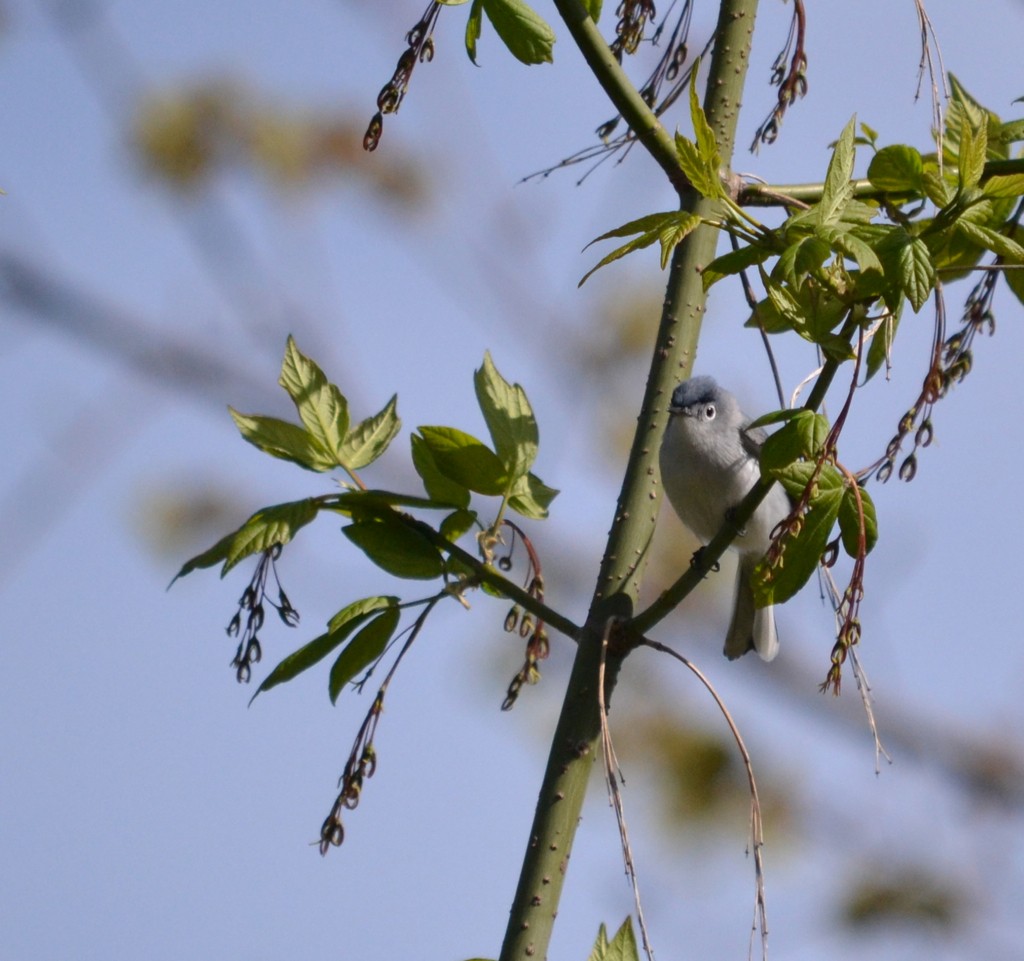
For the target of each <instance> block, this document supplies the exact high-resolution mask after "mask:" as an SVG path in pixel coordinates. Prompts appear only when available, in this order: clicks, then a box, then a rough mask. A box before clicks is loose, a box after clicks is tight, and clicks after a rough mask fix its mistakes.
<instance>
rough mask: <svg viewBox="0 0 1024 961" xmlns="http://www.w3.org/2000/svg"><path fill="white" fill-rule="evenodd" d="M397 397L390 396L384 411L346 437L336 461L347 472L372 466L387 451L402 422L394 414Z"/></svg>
mask: <svg viewBox="0 0 1024 961" xmlns="http://www.w3.org/2000/svg"><path fill="white" fill-rule="evenodd" d="M397 402H398V395H397V394H395V395H393V396H392V398H391V400H389V401H388V402H387V404H385V406H384V409H383V410H382V411H381V412H380V413H378V414H374V415H373V416H372V417H367V418H366V420H364V421H360V423H358V424H356V426H355V427H353V428H352V430H350V431H349V432H348V433H347V434H346V435H345V440H344V442H343V443H342V444H341V447H340V449H339V451H338V460H339V461H340V462H341V463H342V464H343V465H344V466H345V467H347V468H348V469H349V470H359V469H360V468H362V467H366V466H367V464H372V463H373V462H374V461H375V460H376V459H377V458H378V457H380V455H381V454H383V453H384V451H385V450H387V448H388V445H389V444H390V443H391V442H392V441H393V440H394V439H395V437H396V436H397V435H398V432H399V430H401V427H402V422H401V420H399V417H398V414H397V413H396V412H395V405H396V403H397Z"/></svg>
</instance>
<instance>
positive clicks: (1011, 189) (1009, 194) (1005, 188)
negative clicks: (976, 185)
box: [981, 174, 1024, 199]
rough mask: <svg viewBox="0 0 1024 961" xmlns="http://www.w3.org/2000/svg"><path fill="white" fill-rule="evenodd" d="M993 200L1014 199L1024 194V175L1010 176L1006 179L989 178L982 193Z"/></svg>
mask: <svg viewBox="0 0 1024 961" xmlns="http://www.w3.org/2000/svg"><path fill="white" fill-rule="evenodd" d="M981 192H982V193H983V194H984V195H985V196H986V197H991V198H993V199H1012V198H1014V197H1019V196H1021V194H1024V174H1009V175H1008V176H1005V177H989V179H988V180H986V181H985V185H984V186H983V187H982V191H981Z"/></svg>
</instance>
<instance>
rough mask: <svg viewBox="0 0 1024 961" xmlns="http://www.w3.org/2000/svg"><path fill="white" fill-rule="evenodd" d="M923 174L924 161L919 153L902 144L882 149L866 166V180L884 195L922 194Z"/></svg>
mask: <svg viewBox="0 0 1024 961" xmlns="http://www.w3.org/2000/svg"><path fill="white" fill-rule="evenodd" d="M923 173H924V161H923V160H922V159H921V154H920V152H919V151H917V150H915V149H914V148H913V147H907V146H905V145H904V144H891V145H890V146H888V147H883V148H882V149H881V150H879V151H878V153H876V154H875V155H874V157H872V158H871V163H870V164H868V180H870V181H871V183H872V184H874V186H875V187H877V188H878V189H879V190H884V191H885V192H886V193H893V194H920V193H922V192H923V187H922V183H921V178H922V175H923Z"/></svg>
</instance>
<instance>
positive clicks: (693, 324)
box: [500, 0, 757, 961]
mask: <svg viewBox="0 0 1024 961" xmlns="http://www.w3.org/2000/svg"><path fill="white" fill-rule="evenodd" d="M555 4H556V6H557V7H558V10H559V12H560V13H561V14H562V17H563V19H564V20H565V22H566V24H567V25H568V27H569V29H570V31H571V32H572V35H573V38H574V39H575V40H576V43H577V44H578V45H579V47H580V49H581V51H582V52H583V55H584V57H585V59H586V60H587V63H588V64H590V66H591V69H592V70H593V71H594V73H595V76H596V77H597V79H598V80H599V82H600V83H601V84H602V86H603V87H604V89H605V90H606V92H607V93H608V96H609V97H610V98H611V100H612V102H613V103H614V104H615V106H616V107H617V108H618V109H619V111H620V113H622V114H623V116H624V117H625V119H626V121H627V123H629V124H630V125H631V127H632V128H633V129H634V130H635V131H636V133H637V135H638V137H639V139H640V143H641V144H643V146H644V147H646V148H647V150H648V151H649V152H650V153H651V155H652V156H653V157H654V158H655V160H657V162H658V163H659V164H660V165H661V167H662V169H664V170H665V172H666V175H667V176H668V177H669V179H670V180H671V182H672V184H673V185H674V186H675V187H676V189H677V190H678V191H679V193H680V199H681V207H682V209H683V210H686V211H689V212H692V213H696V214H698V215H701V216H705V217H709V216H710V214H711V212H712V211H711V206H710V204H708V203H707V202H706V201H704V200H703V199H702V198H701V197H699V196H698V195H697V194H696V193H695V191H693V190H692V189H691V188H690V187H688V186H687V185H686V184H685V181H684V180H683V179H681V175H680V173H679V171H678V168H677V166H676V159H675V158H676V153H675V145H674V143H673V142H672V139H671V138H669V137H668V135H667V133H666V132H665V131H664V129H663V128H662V127H661V125H660V124H659V123H658V121H657V119H656V118H655V117H654V115H653V113H651V111H650V110H649V108H648V107H647V106H646V104H644V103H643V101H642V100H641V99H640V97H639V94H638V93H637V91H636V89H635V88H634V87H633V86H632V85H631V84H630V83H629V81H628V79H627V78H626V76H625V74H624V73H623V71H622V70H621V68H620V67H619V65H618V64H617V63H616V62H615V59H614V57H612V56H611V53H610V51H609V50H608V46H607V44H606V43H605V42H604V40H603V39H602V38H601V37H600V35H599V34H598V32H597V28H596V26H595V25H594V24H593V22H592V21H591V20H590V18H589V17H588V16H587V15H586V13H585V11H584V9H583V6H582V4H581V3H580V2H579V0H555ZM756 10H757V0H725V2H723V3H722V4H721V6H720V9H719V20H718V25H717V28H716V43H715V49H714V52H713V53H712V55H711V57H710V74H709V78H708V83H707V90H708V93H707V96H706V97H705V101H704V110H705V113H706V114H707V118H708V121H709V123H710V124H711V126H712V129H713V130H714V132H715V137H716V140H717V142H718V145H719V148H720V152H721V156H722V157H723V162H724V163H726V164H728V162H729V158H730V157H731V156H732V151H733V142H734V138H735V130H736V120H737V115H738V105H739V103H740V100H741V98H742V92H743V84H744V80H745V78H746V69H747V62H748V54H749V51H750V40H751V36H752V33H753V28H754V16H755V13H756ZM717 241H718V231H717V230H716V229H715V228H713V227H708V226H701V227H699V228H698V229H696V230H695V231H694V232H693V233H692V234H690V236H689V237H687V238H686V240H685V241H684V242H683V243H681V244H680V245H679V246H677V247H676V248H675V250H674V251H673V255H672V262H671V267H670V269H669V275H668V284H667V290H666V296H665V301H664V308H663V312H662V318H661V324H660V327H659V330H658V336H657V342H656V344H655V348H654V352H653V355H652V361H651V367H650V372H649V374H648V380H647V387H646V390H645V393H644V398H643V402H642V405H641V409H640V416H639V418H638V422H637V429H636V434H635V435H634V440H633V446H632V450H631V452H630V457H629V462H628V465H627V467H626V472H625V477H624V479H623V485H622V490H621V493H620V495H619V499H618V503H617V505H616V511H615V517H614V520H613V522H612V529H611V532H610V535H609V539H608V545H607V547H606V550H605V554H604V557H603V560H602V563H601V570H600V573H599V575H598V582H597V585H596V587H595V591H594V597H593V600H592V602H591V607H590V612H589V614H588V617H587V623H586V625H585V627H584V629H583V631H582V633H581V635H580V638H579V645H578V647H577V650H576V658H575V660H574V662H573V668H572V673H571V675H570V678H569V682H568V685H567V688H566V694H565V700H564V702H563V705H562V711H561V714H560V716H559V719H558V724H557V726H556V728H555V733H554V736H553V738H552V742H551V751H550V754H549V756H548V763H547V769H546V771H545V774H544V781H543V784H542V785H541V789H540V793H539V795H538V798H537V808H536V811H535V813H534V820H533V825H532V827H531V829H530V840H529V843H528V845H527V848H526V853H525V856H524V859H523V867H522V871H521V873H520V876H519V883H518V886H517V888H516V894H515V898H514V900H513V904H512V909H511V911H510V913H509V924H508V928H507V930H506V934H505V939H504V942H503V944H502V950H501V955H500V958H501V961H527V959H543V958H545V957H546V956H547V950H548V943H549V941H550V938H551V932H552V929H553V926H554V920H555V916H556V914H557V913H558V904H559V900H560V898H561V892H562V885H563V882H564V880H565V874H566V871H567V868H568V864H569V857H570V854H571V852H572V844H573V839H574V837H575V834H576V828H577V826H578V824H579V820H580V814H581V811H582V808H583V799H584V796H585V794H586V789H587V784H588V781H589V779H590V773H591V771H592V769H593V764H594V760H595V758H596V757H597V755H598V753H599V752H598V751H597V750H596V747H597V744H598V739H599V736H600V727H601V725H600V720H601V719H600V716H599V699H598V696H597V695H598V692H597V684H598V676H599V668H600V664H601V659H602V652H603V650H604V643H605V641H606V639H607V638H606V634H607V632H608V630H609V625H610V624H611V623H612V622H613V619H615V618H620V617H621V618H624V619H628V618H629V617H630V616H631V615H632V612H633V606H634V605H635V603H636V598H637V594H638V592H639V586H640V580H641V577H642V575H643V572H644V569H645V567H646V562H647V555H648V551H649V546H650V542H651V538H652V535H653V533H654V525H655V520H656V518H657V515H658V508H659V505H660V502H661V485H660V482H659V479H658V477H659V471H658V451H659V448H660V445H661V437H662V434H663V433H664V430H665V425H666V422H667V417H668V409H667V408H668V405H667V400H668V398H669V397H670V396H671V394H672V390H673V388H674V386H675V385H676V384H677V383H678V382H679V381H680V380H682V379H683V378H685V377H686V376H688V375H689V372H690V369H691V367H692V365H693V360H694V356H695V354H696V349H697V340H698V337H699V334H700V328H701V320H702V318H703V315H704V309H705V308H704V304H705V293H704V288H703V283H702V280H701V270H702V268H703V267H704V266H705V265H706V264H708V263H709V262H710V261H711V260H712V259H713V258H714V255H715V247H716V244H717ZM621 657H622V654H621V653H618V652H617V651H616V649H615V647H614V646H611V647H610V649H609V651H608V660H607V670H606V675H605V687H606V690H605V703H606V704H610V703H611V694H612V690H613V689H614V687H615V682H616V679H617V677H618V668H619V666H620V664H621Z"/></svg>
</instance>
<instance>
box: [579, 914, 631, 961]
mask: <svg viewBox="0 0 1024 961" xmlns="http://www.w3.org/2000/svg"><path fill="white" fill-rule="evenodd" d="M639 959H640V955H639V952H638V948H637V943H636V935H635V934H634V933H633V919H632V918H629V917H627V918H626V920H625V921H623V922H622V926H621V927H620V928H619V930H618V931H616V932H615V937H613V938H612V939H611V941H609V940H608V932H607V930H606V929H605V926H604V925H603V924H602V925H601V927H600V929H599V930H598V932H597V940H596V941H595V942H594V948H593V950H592V951H591V952H590V958H589V961H639Z"/></svg>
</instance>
